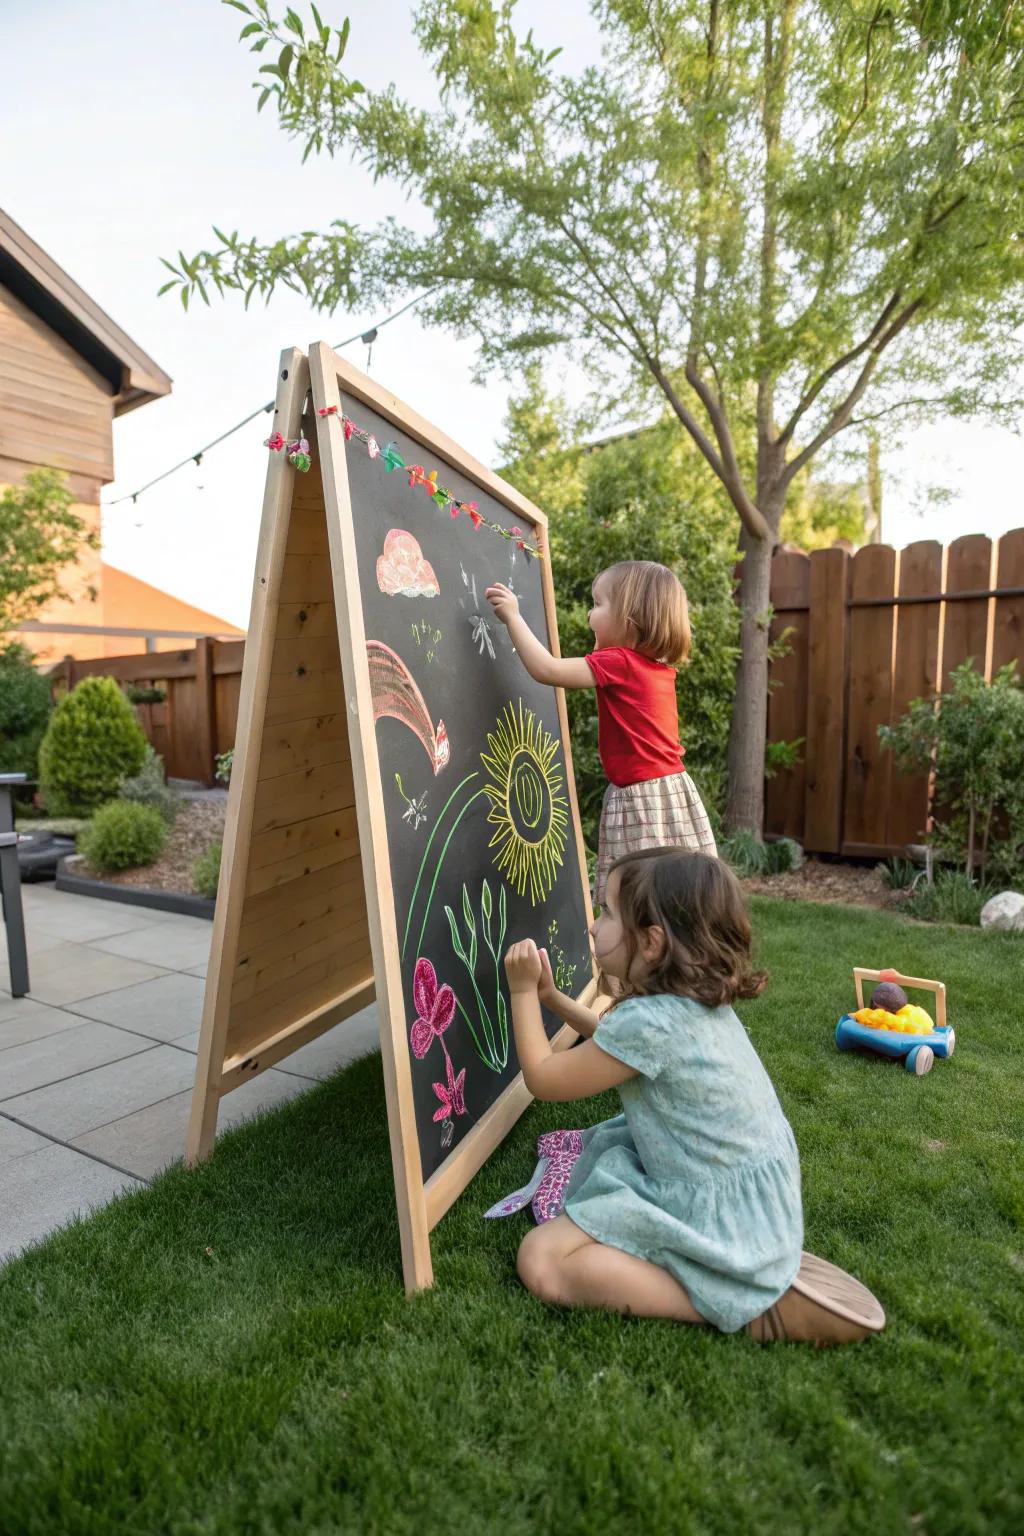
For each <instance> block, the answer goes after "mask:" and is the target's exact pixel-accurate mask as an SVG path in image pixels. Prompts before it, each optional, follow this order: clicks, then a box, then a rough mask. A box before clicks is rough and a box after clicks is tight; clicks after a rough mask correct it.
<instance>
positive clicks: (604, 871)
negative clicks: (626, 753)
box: [594, 773, 718, 903]
mask: <svg viewBox="0 0 1024 1536" xmlns="http://www.w3.org/2000/svg"><path fill="white" fill-rule="evenodd" d="M645 848H692V849H694V850H695V851H696V852H698V853H710V854H712V855H716V856H717V853H718V849H717V847H716V846H715V835H714V833H713V832H712V830H711V823H710V822H709V821H708V813H707V811H706V810H705V809H704V802H703V801H702V800H701V798H700V794H699V793H698V791H697V786H696V785H695V784H694V782H693V780H692V779H691V777H690V775H689V774H688V773H671V774H668V775H667V776H666V777H665V778H661V779H647V780H646V781H645V782H644V783H642V784H626V785H619V784H609V786H608V788H607V789H606V790H605V794H604V804H603V806H602V807H601V830H600V834H599V841H598V849H597V873H596V876H595V879H594V900H595V902H598V903H600V902H603V901H604V891H605V885H606V884H607V880H608V871H609V869H610V868H611V866H612V865H613V864H614V863H615V860H616V859H621V858H624V857H625V855H626V854H627V853H641V852H642V851H643V850H644V849H645Z"/></svg>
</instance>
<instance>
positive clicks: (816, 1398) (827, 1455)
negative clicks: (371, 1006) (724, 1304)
mask: <svg viewBox="0 0 1024 1536" xmlns="http://www.w3.org/2000/svg"><path fill="white" fill-rule="evenodd" d="M753 906H754V915H755V923H756V927H757V930H758V933H759V939H760V954H761V959H762V960H763V962H764V963H765V964H767V966H768V967H769V969H770V970H771V973H772V981H771V984H770V986H769V989H768V992H767V993H766V994H765V996H764V997H763V998H762V999H760V1000H758V1001H757V1002H755V1003H751V1004H747V1005H744V1008H743V1015H744V1018H745V1020H746V1022H747V1024H748V1026H749V1028H750V1031H751V1034H752V1035H753V1038H754V1040H755V1043H756V1044H757V1046H758V1048H759V1050H760V1052H761V1054H762V1056H763V1058H764V1060H765V1062H766V1064H767V1066H768V1068H769V1070H770V1071H771V1073H772V1076H773V1078H774V1080H775V1082H776V1084H777V1086H778V1089H779V1092H780V1095H781V1097H782V1101H783V1104H784V1106H785V1108H786V1110H787V1112H788V1114H789V1116H790V1118H791V1120H792V1122H793V1126H794V1129H795V1131H796V1136H797V1140H798V1142H799V1144H800V1148H801V1153H802V1157H803V1168H804V1187H805V1204H806V1217H807V1239H806V1242H807V1246H808V1247H809V1248H810V1249H812V1250H814V1251H816V1252H818V1253H820V1254H823V1255H825V1256H826V1257H828V1258H830V1259H833V1260H835V1261H836V1262H837V1263H839V1264H841V1265H843V1266H844V1267H846V1268H848V1269H850V1270H852V1271H853V1272H854V1273H855V1274H856V1275H858V1276H859V1277H860V1278H861V1279H863V1280H864V1281H865V1282H866V1283H867V1284H868V1285H869V1286H870V1287H871V1288H872V1289H873V1290H874V1291H875V1292H876V1293H877V1295H878V1296H879V1297H880V1298H881V1300H882V1302H883V1304H884V1305H885V1307H886V1309H887V1312H888V1315H889V1328H888V1330H887V1332H886V1333H885V1334H884V1335H883V1336H882V1337H881V1338H879V1339H877V1340H873V1341H871V1342H869V1343H867V1344H864V1345H859V1346H855V1347H851V1348H848V1349H845V1350H840V1351H835V1352H828V1351H820V1352H819V1351H814V1350H811V1349H808V1348H806V1347H804V1346H798V1345H781V1346H774V1347H769V1348H762V1347H759V1346H757V1345H755V1344H754V1343H752V1342H751V1341H750V1340H749V1339H747V1338H746V1337H731V1338H729V1337H724V1336H722V1335H719V1334H716V1333H713V1332H712V1331H711V1330H710V1329H708V1330H703V1329H689V1328H685V1327H673V1326H672V1325H671V1324H666V1323H657V1322H635V1321H628V1320H625V1319H622V1318H619V1317H615V1316H605V1315H601V1314H596V1313H592V1314H587V1313H573V1314H568V1313H561V1312H557V1311H553V1310H548V1309H546V1308H545V1307H544V1306H542V1305H541V1304H540V1303H538V1302H536V1301H534V1300H533V1299H532V1298H531V1297H530V1296H528V1295H527V1294H526V1293H525V1292H524V1291H523V1290H522V1289H521V1288H520V1286H519V1284H518V1282H517V1280H516V1277H515V1270H514V1257H515V1251H516V1246H517V1243H518V1241H519V1239H520V1237H521V1236H522V1234H523V1232H524V1231H525V1230H526V1222H527V1218H526V1217H525V1216H520V1217H517V1218H513V1219H511V1220H509V1221H506V1222H493V1223H491V1222H484V1221H482V1220H481V1219H480V1213H481V1212H482V1211H483V1210H485V1209H486V1208H487V1206H488V1205H490V1204H491V1202H492V1201H494V1200H496V1199H497V1198H498V1197H499V1196H500V1195H502V1194H504V1193H506V1192H507V1191H508V1190H509V1189H512V1188H514V1187H515V1186H516V1185H518V1184H520V1183H521V1182H523V1180H524V1178H525V1177H526V1175H527V1174H528V1173H529V1171H530V1169H531V1168H532V1166H533V1144H534V1141H535V1138H536V1136H537V1135H538V1133H539V1132H540V1131H542V1130H545V1129H548V1128H550V1127H553V1126H556V1125H559V1124H561V1125H573V1124H589V1123H591V1122H592V1121H595V1120H598V1119H600V1118H602V1117H604V1116H606V1115H607V1114H609V1113H614V1112H615V1109H616V1105H615V1102H614V1100H613V1099H612V1098H611V1097H609V1099H608V1100H607V1101H605V1100H594V1101H590V1102H588V1103H586V1104H584V1105H582V1106H580V1107H575V1106H557V1105H552V1106H534V1107H533V1109H531V1111H530V1112H529V1113H528V1114H527V1115H526V1116H525V1117H524V1118H523V1120H522V1121H521V1122H520V1124H519V1126H518V1127H517V1128H516V1130H515V1132H514V1133H513V1135H512V1136H511V1137H510V1138H509V1140H508V1142H507V1143H506V1144H505V1145H504V1146H503V1147H502V1148H501V1149H500V1150H499V1152H498V1153H497V1154H496V1155H495V1156H494V1158H493V1159H492V1161H491V1162H490V1163H489V1164H488V1165H487V1167H486V1168H485V1169H484V1170H483V1172H482V1173H481V1174H480V1175H479V1176H478V1178H477V1179H476V1181H475V1182H474V1183H473V1184H472V1185H471V1186H470V1188H469V1190H468V1191H467V1192H466V1193H465V1194H464V1195H463V1197H462V1198H461V1200H459V1201H458V1203H457V1204H456V1206H455V1207H454V1209H453V1210H452V1211H451V1212H450V1213H449V1214H448V1216H446V1217H445V1219H444V1220H443V1221H442V1222H441V1224H440V1226H439V1227H438V1228H437V1230H436V1231H435V1233H434V1235H433V1251H434V1263H435V1274H436V1284H435V1287H434V1289H433V1290H432V1291H431V1292H429V1293H426V1294H423V1295H420V1296H418V1297H416V1298H415V1299H413V1300H412V1301H406V1300H405V1298H404V1296H403V1295H402V1292H401V1286H400V1275H399V1259H398V1237H397V1226H396V1220H395V1214H394V1206H393V1200H392V1190H391V1173H390V1166H389V1160H388V1144H387V1130H386V1125H385V1118H384V1103H383V1089H382V1082H381V1074H380V1069H379V1063H378V1061H377V1060H376V1059H375V1058H371V1059H368V1060H366V1061H363V1062H359V1063H357V1064H356V1065H355V1066H354V1067H352V1068H350V1069H349V1070H348V1071H347V1072H345V1073H344V1074H342V1075H341V1076H339V1077H338V1078H336V1079H335V1080H334V1081H332V1082H330V1083H327V1084H325V1085H323V1086H322V1087H321V1088H319V1089H318V1090H316V1091H315V1092H313V1093H311V1094H310V1095H309V1096H308V1097H306V1098H305V1099H303V1100H302V1101H300V1102H299V1103H296V1104H293V1105H291V1106H289V1107H287V1108H285V1109H283V1110H281V1111H279V1112H277V1113H275V1114H273V1115H271V1116H269V1117H267V1118H265V1119H263V1120H261V1121H259V1122H256V1123H255V1124H252V1125H250V1126H247V1127H245V1128H243V1129H242V1130H240V1131H239V1132H238V1133H236V1134H234V1135H232V1136H229V1137H226V1138H225V1139H224V1141H223V1142H222V1143H221V1144H220V1146H219V1148H218V1152H217V1155H216V1158H215V1159H214V1161H213V1162H212V1163H211V1164H210V1165H208V1166H207V1167H205V1168H204V1169H203V1170H201V1171H200V1172H198V1173H194V1174H186V1173H185V1172H184V1171H182V1170H179V1169H176V1170H172V1171H171V1172H170V1173H169V1174H167V1175H165V1176H164V1177H163V1178H162V1179H160V1180H159V1181H158V1182H157V1184H156V1186H155V1187H154V1188H153V1189H151V1190H146V1191H143V1192H141V1193H139V1194H136V1195H132V1196H130V1197H128V1198H126V1199H124V1200H122V1201H120V1202H118V1203H117V1204H116V1205H114V1206H112V1207H110V1208H108V1209H107V1210H105V1211H103V1212H101V1213H100V1214H99V1215H97V1216H95V1217H94V1218H92V1219H91V1220H89V1221H87V1222H85V1223H82V1224H79V1225H76V1226H74V1227H72V1228H70V1229H68V1230H66V1231H65V1232H63V1233H61V1234H59V1235H58V1236H56V1237H54V1238H53V1239H51V1240H50V1241H49V1242H48V1243H46V1244H45V1245H44V1246H43V1247H41V1248H39V1249H37V1250H36V1251H35V1252H33V1253H31V1254H29V1255H27V1256H25V1257H23V1258H22V1259H20V1260H18V1261H17V1262H15V1263H13V1264H12V1265H10V1266H9V1267H8V1268H7V1269H6V1270H4V1271H3V1272H2V1273H0V1383H2V1387H0V1446H2V1451H0V1467H2V1470H0V1531H2V1532H3V1533H4V1536H31V1533H46V1536H54V1533H61V1536H65V1533H66V1536H77V1533H79V1532H81V1533H89V1536H98V1533H106V1532H115V1531H117V1532H140V1533H143V1532H144V1533H147V1536H149V1533H159V1536H164V1533H174V1536H176V1533H186V1532H187V1533H200V1532H202V1533H229V1532H230V1533H236V1532H237V1533H243V1532H244V1533H267V1536H281V1533H293V1532H294V1533H300V1532H301V1533H303V1536H321V1533H329V1532H336V1531H339V1532H349V1531H351V1532H358V1533H378V1532H379V1533H382V1536H399V1533H404V1532H423V1531H426V1532H430V1533H441V1532H449V1531H451V1532H455V1533H459V1536H476V1533H477V1532H489V1531H500V1532H502V1533H503V1536H515V1533H519V1532H546V1531H552V1532H558V1533H559V1536H574V1533H582V1532H594V1533H600V1536H606V1533H608V1532H612V1531H615V1532H618V1531H629V1532H635V1531H641V1530H645V1531H650V1532H656V1533H659V1536H660V1533H662V1532H666V1533H668V1532H671V1533H685V1532H691V1531H692V1532H701V1533H703V1532H716V1533H723V1536H755V1533H761V1532H764V1533H768V1532H771V1533H773V1536H775V1533H777V1536H802V1533H811V1536H819V1533H827V1532H835V1533H842V1536H851V1533H858V1532H864V1533H870V1536H887V1533H889V1532H893V1533H896V1532H900V1533H902V1532H907V1533H912V1536H971V1533H974V1532H1006V1533H1019V1532H1020V1531H1022V1530H1024V1361H1022V1353H1024V1236H1022V1231H1021V1227H1022V1218H1024V1158H1022V1154H1021V1132H1022V1128H1024V1111H1022V1091H1021V1090H1022V1064H1024V1028H1022V998H1024V943H1022V942H1021V941H1020V940H1016V939H1014V938H1012V937H1010V936H1005V935H996V934H983V933H980V932H978V931H971V930H967V929H952V928H930V927H924V926H919V925H914V924H911V923H909V922H908V921H906V920H905V919H900V918H896V917H892V916H889V915H886V914H882V913H876V912H867V911H862V910H855V909H850V908H839V907H812V906H807V905H799V904H784V903H782V902H779V901H774V900H761V901H757V902H755V903H754V904H753ZM854 964H864V965H869V966H884V965H894V966H896V967H898V968H899V969H901V970H903V971H906V972H909V973H911V974H917V975H934V976H938V977H941V978H942V979H943V980H945V981H946V983H947V985H948V989H949V1003H950V1018H951V1022H952V1023H953V1024H954V1025H955V1026H956V1029H957V1032H958V1048H957V1052H956V1055H955V1056H954V1058H953V1059H952V1061H950V1062H948V1063H946V1062H941V1061H940V1062H936V1064H935V1067H934V1070H933V1071H932V1073H931V1074H930V1076H928V1077H926V1078H922V1079H915V1078H913V1077H911V1076H910V1075H909V1074H908V1073H906V1072H904V1071H903V1070H902V1068H901V1067H900V1066H899V1065H898V1064H893V1063H889V1062H886V1061H884V1060H882V1059H880V1058H869V1057H858V1056H845V1055H844V1056H841V1055H839V1053H838V1052H837V1051H836V1050H835V1048H834V1045H833V1042H832V1031H833V1028H834V1026H835V1022H836V1019H837V1017H838V1015H839V1013H840V1012H841V1011H842V1010H843V1009H844V1008H845V1007H846V1006H847V1005H850V1004H852V986H851V977H850V969H851V967H852V966H853V965H854Z"/></svg>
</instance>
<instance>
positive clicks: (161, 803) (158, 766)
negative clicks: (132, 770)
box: [118, 742, 178, 826]
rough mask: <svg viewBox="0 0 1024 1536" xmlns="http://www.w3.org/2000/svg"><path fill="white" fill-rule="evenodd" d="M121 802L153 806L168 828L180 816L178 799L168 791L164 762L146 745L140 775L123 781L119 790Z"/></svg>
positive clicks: (171, 791)
mask: <svg viewBox="0 0 1024 1536" xmlns="http://www.w3.org/2000/svg"><path fill="white" fill-rule="evenodd" d="M118 797H119V799H121V800H131V801H132V802H133V803H134V804H135V805H151V806H153V808H154V810H157V811H159V812H160V814H161V816H162V817H163V818H164V821H166V823H167V825H168V826H172V825H173V823H174V818H175V817H176V816H177V814H178V797H177V795H176V794H175V793H174V791H173V789H168V787H167V779H166V776H165V774H164V760H163V758H162V757H160V755H159V754H158V753H156V752H154V751H153V748H152V747H151V746H150V745H149V743H148V742H147V743H146V756H145V759H144V760H143V764H142V767H141V768H140V769H139V771H138V773H137V774H135V775H134V776H133V777H132V778H130V779H122V780H121V783H120V786H119V788H118Z"/></svg>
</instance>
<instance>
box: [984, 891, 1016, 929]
mask: <svg viewBox="0 0 1024 1536" xmlns="http://www.w3.org/2000/svg"><path fill="white" fill-rule="evenodd" d="M981 926H982V927H983V928H996V929H999V930H1001V931H1003V932H1004V933H1024V896H1022V895H1021V894H1020V892H1019V891H1000V893H999V895H998V896H993V897H992V900H991V901H986V903H985V905H984V906H983V907H982V909H981Z"/></svg>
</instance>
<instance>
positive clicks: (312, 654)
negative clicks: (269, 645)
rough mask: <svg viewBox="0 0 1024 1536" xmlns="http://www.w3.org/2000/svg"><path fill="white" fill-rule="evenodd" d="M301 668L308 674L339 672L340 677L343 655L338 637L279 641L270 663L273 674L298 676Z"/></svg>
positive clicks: (307, 636)
mask: <svg viewBox="0 0 1024 1536" xmlns="http://www.w3.org/2000/svg"><path fill="white" fill-rule="evenodd" d="M300 668H302V669H304V670H305V672H307V673H310V672H337V673H339V675H340V669H341V654H340V652H339V650H338V637H337V635H336V634H334V635H321V636H313V635H300V636H299V638H298V639H296V640H293V639H291V637H289V638H288V639H285V640H277V641H276V642H275V644H274V655H273V659H272V660H271V663H270V670H271V674H272V675H273V676H278V677H291V676H296V675H298V674H299V670H300ZM279 691H280V690H279Z"/></svg>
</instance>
